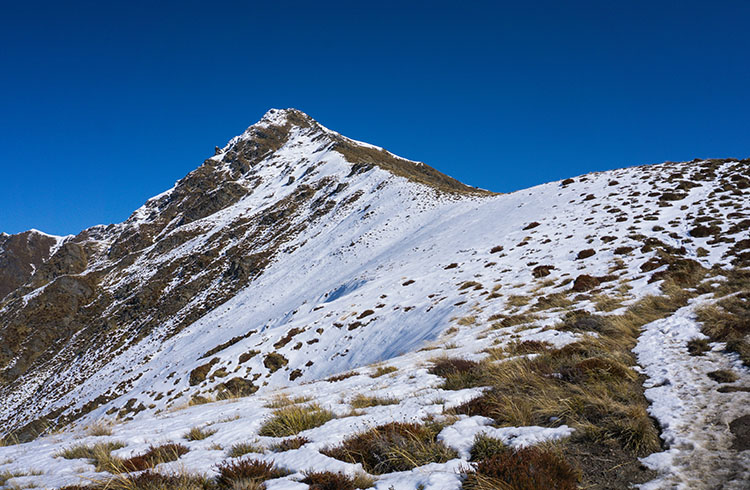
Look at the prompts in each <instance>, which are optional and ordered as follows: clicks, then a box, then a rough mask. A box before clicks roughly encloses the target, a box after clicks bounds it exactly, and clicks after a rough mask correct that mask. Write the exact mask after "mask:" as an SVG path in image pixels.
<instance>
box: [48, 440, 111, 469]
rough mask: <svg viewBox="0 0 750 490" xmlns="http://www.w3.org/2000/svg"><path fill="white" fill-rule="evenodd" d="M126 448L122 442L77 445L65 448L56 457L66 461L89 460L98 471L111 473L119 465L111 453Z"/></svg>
mask: <svg viewBox="0 0 750 490" xmlns="http://www.w3.org/2000/svg"><path fill="white" fill-rule="evenodd" d="M123 447H125V444H123V443H121V442H100V443H97V444H88V445H87V444H76V445H74V446H70V447H67V448H64V449H63V450H62V451H60V452H59V453H57V454H56V455H55V456H56V457H60V458H65V459H88V460H90V461H91V462H92V464H93V465H94V466H96V470H97V471H109V470H110V469H112V468H116V467H117V466H118V465H119V460H118V459H117V458H115V457H113V456H112V455H111V454H110V453H111V452H112V451H114V450H115V449H120V448H123Z"/></svg>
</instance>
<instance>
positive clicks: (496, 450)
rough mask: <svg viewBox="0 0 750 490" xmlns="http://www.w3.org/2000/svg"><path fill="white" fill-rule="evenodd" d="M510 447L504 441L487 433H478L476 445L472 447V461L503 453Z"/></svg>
mask: <svg viewBox="0 0 750 490" xmlns="http://www.w3.org/2000/svg"><path fill="white" fill-rule="evenodd" d="M507 450H508V448H507V447H506V446H505V444H503V441H501V440H500V439H497V438H495V437H490V436H488V435H486V434H477V435H476V437H474V446H472V448H471V459H470V460H471V461H481V460H483V459H488V458H492V457H494V456H497V455H498V454H503V453H505V452H506V451H507Z"/></svg>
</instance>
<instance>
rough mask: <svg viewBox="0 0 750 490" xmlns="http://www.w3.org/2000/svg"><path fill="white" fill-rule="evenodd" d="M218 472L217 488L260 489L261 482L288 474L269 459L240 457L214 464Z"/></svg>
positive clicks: (261, 486)
mask: <svg viewBox="0 0 750 490" xmlns="http://www.w3.org/2000/svg"><path fill="white" fill-rule="evenodd" d="M216 469H217V471H218V472H219V474H218V476H217V477H216V484H217V485H218V486H219V488H233V489H234V488H236V489H250V490H255V489H261V488H263V485H262V484H263V482H264V481H267V480H273V479H274V478H281V477H283V476H286V475H288V474H289V472H288V471H287V470H285V469H283V468H279V467H277V466H276V465H274V464H273V463H272V462H269V461H260V460H257V459H241V460H239V461H224V462H223V463H219V464H218V465H217V466H216Z"/></svg>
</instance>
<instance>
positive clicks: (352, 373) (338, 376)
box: [326, 371, 359, 383]
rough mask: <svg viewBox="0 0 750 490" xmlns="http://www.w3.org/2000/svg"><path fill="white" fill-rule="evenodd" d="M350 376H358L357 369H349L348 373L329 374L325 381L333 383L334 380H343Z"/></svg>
mask: <svg viewBox="0 0 750 490" xmlns="http://www.w3.org/2000/svg"><path fill="white" fill-rule="evenodd" d="M352 376H359V373H358V372H357V371H349V372H348V373H342V374H336V375H334V376H329V377H328V378H326V381H328V382H329V383H335V382H336V381H343V380H345V379H347V378H351V377H352Z"/></svg>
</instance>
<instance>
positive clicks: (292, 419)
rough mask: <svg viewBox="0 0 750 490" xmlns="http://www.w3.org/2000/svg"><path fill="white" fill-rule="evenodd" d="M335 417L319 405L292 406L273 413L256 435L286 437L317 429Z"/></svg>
mask: <svg viewBox="0 0 750 490" xmlns="http://www.w3.org/2000/svg"><path fill="white" fill-rule="evenodd" d="M335 417H336V415H334V413H333V412H331V411H330V410H326V409H324V408H321V407H320V405H317V404H314V403H313V404H311V405H302V406H298V405H292V406H288V407H284V408H280V409H278V410H276V411H274V412H273V416H272V417H271V418H270V419H268V420H266V421H265V422H264V423H263V425H262V426H261V428H260V430H259V431H258V435H261V436H270V437H286V436H293V435H296V434H299V433H300V432H302V431H303V430H308V429H312V428H314V427H319V426H321V425H323V424H325V423H326V422H328V421H329V420H332V419H334V418H335Z"/></svg>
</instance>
